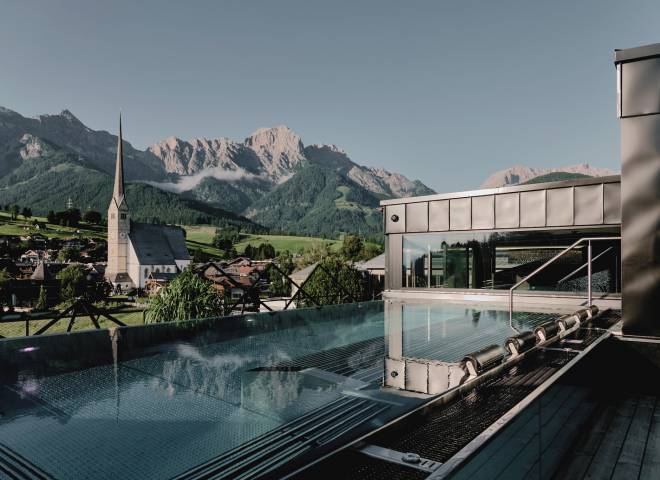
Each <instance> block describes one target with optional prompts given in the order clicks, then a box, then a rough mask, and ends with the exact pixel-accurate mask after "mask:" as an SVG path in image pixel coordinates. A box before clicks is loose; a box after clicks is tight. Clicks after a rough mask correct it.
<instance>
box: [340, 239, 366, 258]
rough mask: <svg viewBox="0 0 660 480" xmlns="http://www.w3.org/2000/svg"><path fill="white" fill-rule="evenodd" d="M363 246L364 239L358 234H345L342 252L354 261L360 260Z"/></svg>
mask: <svg viewBox="0 0 660 480" xmlns="http://www.w3.org/2000/svg"><path fill="white" fill-rule="evenodd" d="M363 246H364V245H363V243H362V239H361V238H360V237H358V236H357V235H345V236H344V240H343V242H342V245H341V254H342V255H343V256H344V257H345V258H346V259H347V260H351V261H353V262H354V261H356V260H360V258H361V255H362V247H363Z"/></svg>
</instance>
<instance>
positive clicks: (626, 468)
mask: <svg viewBox="0 0 660 480" xmlns="http://www.w3.org/2000/svg"><path fill="white" fill-rule="evenodd" d="M654 409H655V397H651V396H642V397H640V398H639V402H638V403H637V409H636V410H635V415H634V417H633V419H632V422H631V423H630V428H629V429H628V434H627V435H626V439H625V441H624V443H623V448H622V449H621V453H620V455H619V458H618V459H617V462H616V466H615V468H614V474H613V475H612V480H628V479H631V478H637V477H638V476H639V474H640V470H641V468H642V459H643V457H644V451H645V449H646V440H647V438H648V436H649V429H650V427H651V420H652V418H653V411H654Z"/></svg>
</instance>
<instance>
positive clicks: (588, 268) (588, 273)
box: [587, 240, 591, 307]
mask: <svg viewBox="0 0 660 480" xmlns="http://www.w3.org/2000/svg"><path fill="white" fill-rule="evenodd" d="M587 282H588V284H587V307H590V306H591V240H589V242H588V243H587Z"/></svg>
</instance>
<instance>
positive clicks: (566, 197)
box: [546, 187, 573, 227]
mask: <svg viewBox="0 0 660 480" xmlns="http://www.w3.org/2000/svg"><path fill="white" fill-rule="evenodd" d="M546 215H547V220H546V224H547V225H548V226H557V227H559V226H566V225H573V187H567V188H553V189H551V190H548V191H547V193H546Z"/></svg>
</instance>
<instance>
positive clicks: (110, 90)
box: [0, 0, 660, 191]
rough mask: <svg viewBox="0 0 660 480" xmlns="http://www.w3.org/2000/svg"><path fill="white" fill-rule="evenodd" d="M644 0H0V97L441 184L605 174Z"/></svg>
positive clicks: (19, 105)
mask: <svg viewBox="0 0 660 480" xmlns="http://www.w3.org/2000/svg"><path fill="white" fill-rule="evenodd" d="M658 25H660V2H658V1H657V0H655V1H651V0H649V1H630V2H623V1H609V0H608V1H603V0H593V1H574V0H573V1H556V0H553V1H535V2H532V1H529V0H527V1H486V0H484V1H482V2H473V1H466V0H461V1H459V0H456V1H428V2H415V1H411V2H404V1H382V0H381V1H375V0H374V1H355V0H351V1H341V2H340V1H336V0H333V1H312V0H300V1H277V0H264V1H259V2H257V1H247V0H240V1H231V2H230V1H208V2H206V1H204V2H203V1H186V2H156V1H139V2H138V1H134V2H124V1H112V2H103V4H102V3H101V2H91V1H87V0H85V1H75V2H74V1H52V0H45V1H42V2H34V1H28V0H26V1H18V0H16V1H7V2H3V5H2V11H1V13H0V72H1V74H0V105H3V106H6V107H8V108H11V109H14V110H17V111H18V112H20V113H22V114H24V115H29V116H33V115H37V114H40V113H57V112H59V111H61V110H62V109H65V108H68V109H70V110H71V111H72V112H73V113H74V114H76V115H77V116H78V117H79V118H80V119H81V120H82V121H83V122H84V123H86V124H87V125H88V126H89V127H91V128H94V129H104V130H109V131H112V132H115V131H116V119H117V112H118V110H119V109H120V108H122V109H123V111H124V115H125V126H124V132H125V136H126V138H127V139H128V140H129V141H131V142H132V143H133V144H134V145H135V146H136V147H138V148H145V147H146V146H147V145H149V144H151V143H153V142H155V141H158V140H160V139H162V138H164V137H166V136H170V135H176V136H178V137H181V138H190V137H199V136H204V137H207V138H215V137H220V136H226V137H230V138H234V139H243V138H244V137H246V136H247V135H248V134H250V133H251V132H252V131H254V130H255V129H256V128H258V127H263V126H272V125H276V124H286V125H288V126H290V127H291V128H292V129H294V130H295V131H297V132H298V133H299V134H300V135H301V136H302V138H303V141H304V142H305V143H306V144H310V143H335V144H337V145H339V146H340V147H342V148H344V149H345V150H346V151H347V152H348V153H349V155H350V156H351V158H352V159H353V160H355V161H356V162H358V163H361V164H366V165H370V166H381V165H382V166H384V167H385V168H387V169H390V170H394V171H398V172H401V173H404V174H405V175H407V176H409V177H413V178H419V179H421V180H422V181H424V182H425V183H427V184H428V185H429V186H431V187H433V188H435V189H437V190H439V191H452V190H457V189H465V188H472V187H475V186H478V185H479V184H480V183H481V181H482V180H483V179H484V178H485V177H486V176H488V175H489V174H490V173H492V172H493V171H495V170H498V169H501V168H505V167H507V166H510V165H513V164H526V165H532V166H560V165H566V164H573V163H578V162H588V163H591V164H594V165H599V166H606V167H610V168H614V169H618V163H619V141H618V125H617V121H616V118H615V101H614V100H615V77H614V68H613V65H612V51H613V49H615V48H627V47H632V46H637V45H640V44H647V43H655V42H660V29H659V28H658Z"/></svg>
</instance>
